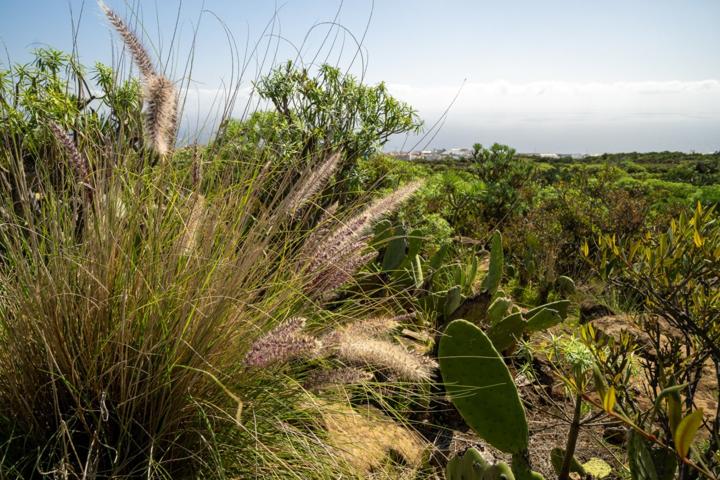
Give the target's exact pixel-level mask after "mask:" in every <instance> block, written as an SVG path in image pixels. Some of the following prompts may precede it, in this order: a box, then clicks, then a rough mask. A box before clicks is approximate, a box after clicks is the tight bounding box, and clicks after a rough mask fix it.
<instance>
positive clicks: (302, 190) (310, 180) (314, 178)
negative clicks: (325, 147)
mask: <svg viewBox="0 0 720 480" xmlns="http://www.w3.org/2000/svg"><path fill="white" fill-rule="evenodd" d="M340 157H341V154H340V152H335V153H333V154H332V155H329V156H328V157H327V158H326V159H325V161H323V162H322V163H321V164H320V165H319V166H318V167H317V168H316V169H314V170H313V171H312V172H310V174H309V175H305V176H304V178H303V179H302V181H301V182H300V184H299V185H298V187H297V188H296V189H295V190H294V191H293V192H292V193H291V194H290V197H289V205H288V211H289V213H290V215H292V216H294V215H296V214H297V212H298V211H299V210H300V209H301V208H302V207H303V206H304V205H305V204H306V203H307V202H308V201H309V200H310V199H311V198H312V196H313V195H315V194H316V193H317V192H318V191H319V190H320V189H321V188H323V187H324V186H325V185H326V184H327V182H328V180H329V179H330V177H332V175H333V173H335V170H337V167H338V165H339V164H340Z"/></svg>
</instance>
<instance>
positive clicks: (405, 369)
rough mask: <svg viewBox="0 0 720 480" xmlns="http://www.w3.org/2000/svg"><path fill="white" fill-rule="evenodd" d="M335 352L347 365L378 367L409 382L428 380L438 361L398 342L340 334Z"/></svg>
mask: <svg viewBox="0 0 720 480" xmlns="http://www.w3.org/2000/svg"><path fill="white" fill-rule="evenodd" d="M334 353H335V355H337V357H338V358H339V359H341V360H343V361H345V362H348V363H350V364H354V365H360V366H366V367H374V368H378V369H380V370H384V371H385V372H386V373H388V374H390V375H392V376H393V377H394V378H397V379H399V380H405V381H409V382H426V381H429V380H431V379H432V375H433V371H434V370H435V369H436V368H437V363H435V362H434V361H433V360H431V359H429V358H426V357H423V356H421V355H417V354H415V353H411V352H408V351H407V350H406V349H405V348H404V347H402V346H401V345H398V344H395V343H391V342H388V341H386V340H378V339H374V338H367V337H360V338H351V337H349V336H348V335H341V336H340V340H339V344H338V345H337V346H336V347H335V349H334Z"/></svg>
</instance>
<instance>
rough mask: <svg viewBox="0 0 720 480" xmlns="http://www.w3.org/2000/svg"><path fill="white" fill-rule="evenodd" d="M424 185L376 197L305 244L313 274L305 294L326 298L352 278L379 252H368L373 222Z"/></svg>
mask: <svg viewBox="0 0 720 480" xmlns="http://www.w3.org/2000/svg"><path fill="white" fill-rule="evenodd" d="M421 186H422V182H421V181H417V182H411V183H408V184H407V185H404V186H402V187H400V188H398V189H397V190H395V191H394V192H392V193H390V194H389V195H386V196H384V197H382V198H379V199H377V200H375V201H374V202H373V203H371V204H370V205H369V206H368V207H367V208H365V209H364V210H363V211H362V212H360V213H359V214H357V215H356V216H354V217H352V218H350V220H348V221H347V222H345V223H344V224H343V225H341V226H340V227H339V228H337V229H335V230H334V231H330V232H328V233H327V234H325V235H324V236H323V237H312V238H309V239H308V242H307V243H306V245H305V247H304V256H305V257H306V258H307V259H308V267H307V268H308V272H309V274H310V277H311V280H310V282H309V283H308V285H307V287H306V293H307V294H308V295H310V296H312V297H315V298H327V297H329V296H331V295H332V293H333V292H334V291H335V290H336V289H338V288H339V287H341V286H342V285H344V284H345V283H346V282H347V281H349V280H350V279H351V278H352V277H353V275H355V273H357V271H358V270H359V269H360V268H362V267H363V266H364V265H365V264H366V263H367V262H368V261H370V260H371V259H372V258H373V257H374V256H375V255H376V253H375V252H369V253H368V252H366V249H367V247H368V239H369V237H368V234H369V233H370V229H371V227H372V226H373V224H375V222H377V221H378V220H380V219H381V218H382V217H383V216H385V215H387V214H389V213H392V212H394V211H395V210H396V209H397V208H398V207H399V206H400V205H401V204H402V203H403V202H405V201H406V200H407V199H408V198H410V197H411V196H412V195H413V194H414V193H415V192H416V191H417V190H418V188H420V187H421Z"/></svg>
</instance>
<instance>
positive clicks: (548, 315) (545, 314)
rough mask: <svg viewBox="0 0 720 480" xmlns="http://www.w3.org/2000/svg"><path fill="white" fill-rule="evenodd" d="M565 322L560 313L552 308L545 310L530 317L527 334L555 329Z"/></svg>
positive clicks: (526, 329)
mask: <svg viewBox="0 0 720 480" xmlns="http://www.w3.org/2000/svg"><path fill="white" fill-rule="evenodd" d="M562 321H563V319H562V317H561V316H560V312H558V311H557V310H553V309H552V308H543V309H541V310H540V311H539V312H537V313H535V314H534V315H533V316H532V317H528V320H527V325H526V328H525V331H526V332H527V333H534V332H540V331H542V330H547V329H548V328H550V327H554V326H555V325H557V324H558V323H561V322H562Z"/></svg>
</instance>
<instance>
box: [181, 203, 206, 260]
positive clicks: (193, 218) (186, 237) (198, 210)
mask: <svg viewBox="0 0 720 480" xmlns="http://www.w3.org/2000/svg"><path fill="white" fill-rule="evenodd" d="M191 201H192V209H191V210H190V217H189V218H188V219H187V222H185V232H184V233H183V236H182V239H181V240H180V246H181V247H180V249H181V251H182V253H183V255H189V254H191V253H192V251H193V250H194V248H195V245H196V243H197V236H198V231H199V230H200V225H201V224H202V220H203V218H204V217H205V211H206V208H207V202H206V201H205V196H204V195H202V194H199V193H193V194H192V200H191Z"/></svg>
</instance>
